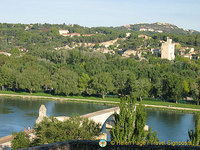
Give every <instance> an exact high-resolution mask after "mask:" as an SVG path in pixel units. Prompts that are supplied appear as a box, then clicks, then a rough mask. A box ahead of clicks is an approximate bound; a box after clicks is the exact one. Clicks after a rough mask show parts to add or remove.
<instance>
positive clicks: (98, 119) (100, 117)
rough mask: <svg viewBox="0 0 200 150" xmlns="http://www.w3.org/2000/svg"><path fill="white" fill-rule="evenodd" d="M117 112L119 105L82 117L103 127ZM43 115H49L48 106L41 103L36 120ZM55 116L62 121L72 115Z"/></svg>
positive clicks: (146, 127) (146, 128)
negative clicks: (47, 113) (47, 112)
mask: <svg viewBox="0 0 200 150" xmlns="http://www.w3.org/2000/svg"><path fill="white" fill-rule="evenodd" d="M135 109H136V107H135ZM115 112H116V113H117V114H119V112H120V108H119V107H113V108H108V109H104V110H100V111H96V112H92V113H89V114H85V115H82V116H80V117H83V118H88V119H90V120H93V121H94V122H95V123H99V124H100V127H101V128H102V127H103V125H104V123H105V122H106V120H107V119H108V118H109V117H110V116H112V115H113V114H114V113H115ZM43 117H47V115H46V108H45V106H44V105H41V107H40V110H39V117H38V119H37V120H36V123H39V122H40V121H42V119H43ZM55 118H56V119H58V120H60V121H65V120H67V119H69V118H70V117H67V116H58V117H55ZM144 129H145V130H148V126H147V125H145V127H144Z"/></svg>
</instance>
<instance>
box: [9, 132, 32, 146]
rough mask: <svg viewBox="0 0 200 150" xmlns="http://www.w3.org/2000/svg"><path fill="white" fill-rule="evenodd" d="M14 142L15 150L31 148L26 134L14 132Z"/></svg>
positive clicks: (12, 144)
mask: <svg viewBox="0 0 200 150" xmlns="http://www.w3.org/2000/svg"><path fill="white" fill-rule="evenodd" d="M13 136H14V138H13V140H12V141H11V147H12V149H13V150H18V149H21V148H26V147H29V146H30V143H31V142H30V140H29V136H28V135H27V134H26V133H25V132H18V133H16V132H14V133H13Z"/></svg>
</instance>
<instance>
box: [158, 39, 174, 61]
mask: <svg viewBox="0 0 200 150" xmlns="http://www.w3.org/2000/svg"><path fill="white" fill-rule="evenodd" d="M174 53H175V44H174V43H172V39H170V38H167V42H165V43H162V46H161V58H162V59H168V60H174V59H175V54H174Z"/></svg>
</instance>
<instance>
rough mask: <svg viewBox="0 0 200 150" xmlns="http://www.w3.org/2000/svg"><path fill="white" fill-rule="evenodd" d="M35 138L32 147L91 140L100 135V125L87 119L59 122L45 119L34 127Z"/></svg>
mask: <svg viewBox="0 0 200 150" xmlns="http://www.w3.org/2000/svg"><path fill="white" fill-rule="evenodd" d="M34 130H35V134H36V138H35V139H34V142H33V144H34V145H42V144H46V143H56V142H62V141H67V140H73V139H77V140H93V139H94V138H95V136H98V135H100V131H101V129H100V125H99V124H96V123H95V122H94V121H91V120H88V119H87V118H80V117H79V116H72V117H71V118H69V119H68V120H66V121H64V122H61V121H59V120H57V119H56V118H54V117H51V118H49V119H48V118H45V119H44V120H43V121H42V122H40V123H39V124H36V125H35V126H34Z"/></svg>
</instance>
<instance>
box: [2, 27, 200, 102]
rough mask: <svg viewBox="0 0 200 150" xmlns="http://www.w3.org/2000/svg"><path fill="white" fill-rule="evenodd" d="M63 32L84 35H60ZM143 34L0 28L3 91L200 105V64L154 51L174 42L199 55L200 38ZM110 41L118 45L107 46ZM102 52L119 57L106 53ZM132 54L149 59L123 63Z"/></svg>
mask: <svg viewBox="0 0 200 150" xmlns="http://www.w3.org/2000/svg"><path fill="white" fill-rule="evenodd" d="M60 29H62V30H63V29H65V30H68V31H69V34H70V35H74V33H76V35H79V36H73V37H70V36H63V35H60V33H59V30H60ZM129 32H130V34H128V36H127V33H129ZM77 33H78V34H77ZM142 33H143V32H135V31H131V30H127V29H118V28H112V27H110V28H108V27H95V28H87V27H82V26H79V25H65V24H63V25H51V24H32V25H24V24H0V52H1V54H0V90H12V91H19V92H21V91H26V92H30V93H32V92H47V93H51V94H55V95H95V96H102V97H104V96H105V95H107V94H109V95H110V94H111V95H118V96H120V95H132V96H135V97H136V98H140V99H141V98H145V97H154V98H155V97H157V98H162V99H164V100H174V101H179V100H182V99H183V98H186V97H190V96H191V97H193V99H194V100H196V101H197V103H199V102H200V99H199V98H200V60H199V59H192V60H190V59H189V58H184V57H182V56H178V53H177V55H176V59H175V60H174V61H168V60H164V59H161V58H160V56H159V55H158V54H153V53H151V49H154V48H160V45H161V43H162V41H163V40H166V37H170V38H172V39H173V41H175V42H178V43H180V44H179V45H178V47H177V50H181V49H180V48H181V46H185V47H187V48H186V50H185V53H189V51H188V50H187V49H188V48H190V49H191V47H194V49H193V50H194V51H193V52H195V54H196V55H197V56H198V52H199V48H200V34H185V35H177V34H166V33H155V34H151V35H148V36H147V35H141V34H142ZM84 34H86V35H84ZM88 34H90V35H88ZM105 41H110V42H109V43H112V42H114V41H115V42H116V43H113V44H112V45H109V46H107V43H106V44H105V43H104V42H105ZM102 42H103V44H102ZM102 49H103V50H105V51H112V52H113V53H112V54H109V53H108V54H103V53H104V52H105V51H104V52H100V51H99V50H102ZM127 49H131V50H132V51H134V50H135V51H139V52H141V53H140V54H141V55H142V58H143V59H138V58H137V57H132V56H131V57H130V58H123V57H122V55H121V54H120V53H121V52H123V51H125V50H127ZM3 52H4V53H3ZM177 52H178V51H177ZM2 53H3V55H2ZM8 53H11V56H10V55H8ZM4 54H5V55H4ZM7 55H8V56H7Z"/></svg>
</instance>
